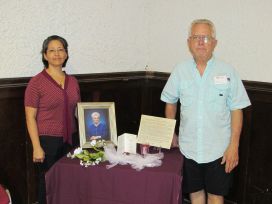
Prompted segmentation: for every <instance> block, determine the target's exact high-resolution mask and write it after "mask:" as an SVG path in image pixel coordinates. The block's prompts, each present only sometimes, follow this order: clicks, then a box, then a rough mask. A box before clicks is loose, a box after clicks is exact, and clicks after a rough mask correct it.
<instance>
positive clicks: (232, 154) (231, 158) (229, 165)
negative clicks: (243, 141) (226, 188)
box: [221, 144, 239, 173]
mask: <svg viewBox="0 0 272 204" xmlns="http://www.w3.org/2000/svg"><path fill="white" fill-rule="evenodd" d="M238 163H239V153H238V147H236V146H235V145H231V144H230V145H229V146H228V148H227V149H226V151H225V153H224V156H223V159H222V162H221V164H225V171H226V173H230V172H231V171H232V170H233V169H234V168H235V167H236V166H237V165H238Z"/></svg>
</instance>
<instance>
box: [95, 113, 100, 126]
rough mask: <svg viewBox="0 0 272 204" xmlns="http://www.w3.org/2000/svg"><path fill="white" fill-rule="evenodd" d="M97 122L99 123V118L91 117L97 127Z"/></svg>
mask: <svg viewBox="0 0 272 204" xmlns="http://www.w3.org/2000/svg"><path fill="white" fill-rule="evenodd" d="M99 121H100V118H99V116H97V115H94V116H93V123H94V124H96V125H97V124H98V123H99Z"/></svg>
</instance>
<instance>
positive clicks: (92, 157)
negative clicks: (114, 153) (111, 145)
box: [67, 140, 106, 167]
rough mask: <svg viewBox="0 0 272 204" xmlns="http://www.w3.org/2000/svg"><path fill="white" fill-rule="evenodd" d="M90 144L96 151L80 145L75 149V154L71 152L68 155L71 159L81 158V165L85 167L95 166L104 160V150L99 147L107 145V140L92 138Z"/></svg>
mask: <svg viewBox="0 0 272 204" xmlns="http://www.w3.org/2000/svg"><path fill="white" fill-rule="evenodd" d="M90 144H91V149H92V150H94V152H89V151H88V150H86V149H84V150H83V149H82V148H81V147H78V148H76V149H75V150H74V152H73V154H71V153H70V152H69V153H68V154H67V157H68V158H71V159H74V158H78V159H80V165H81V166H84V167H88V166H94V165H97V164H99V163H100V162H102V161H104V160H105V157H104V151H103V150H101V149H99V148H101V147H104V146H105V145H106V142H105V140H92V141H91V142H90Z"/></svg>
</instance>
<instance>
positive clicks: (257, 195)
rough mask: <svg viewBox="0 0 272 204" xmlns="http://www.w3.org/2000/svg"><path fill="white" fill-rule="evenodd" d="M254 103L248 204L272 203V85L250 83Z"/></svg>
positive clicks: (248, 176) (249, 90) (247, 194)
mask: <svg viewBox="0 0 272 204" xmlns="http://www.w3.org/2000/svg"><path fill="white" fill-rule="evenodd" d="M248 83H249V84H248V92H249V96H250V99H251V102H252V121H251V130H252V131H251V137H250V143H249V146H250V147H249V148H250V152H249V155H248V165H247V166H248V175H247V178H248V183H247V191H246V197H245V200H246V202H245V203H248V204H268V203H272V174H271V172H272V149H271V147H272V86H271V84H267V83H258V82H255V83H254V82H253V83H250V82H248Z"/></svg>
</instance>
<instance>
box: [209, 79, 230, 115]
mask: <svg viewBox="0 0 272 204" xmlns="http://www.w3.org/2000/svg"><path fill="white" fill-rule="evenodd" d="M229 89H230V86H229V84H228V83H227V84H213V85H212V86H211V88H210V91H209V94H208V104H209V107H210V109H211V110H214V111H216V112H223V111H226V108H227V98H228V95H229Z"/></svg>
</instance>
